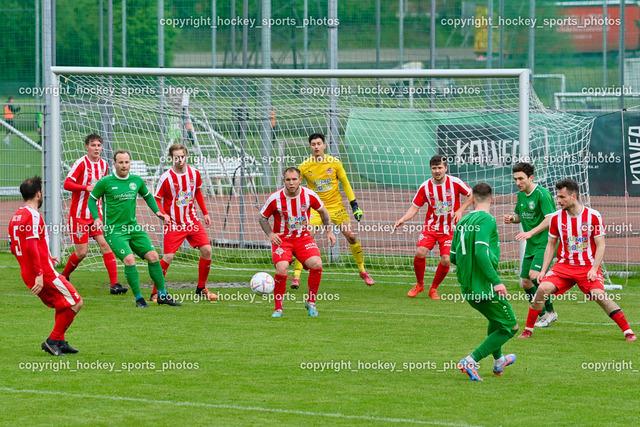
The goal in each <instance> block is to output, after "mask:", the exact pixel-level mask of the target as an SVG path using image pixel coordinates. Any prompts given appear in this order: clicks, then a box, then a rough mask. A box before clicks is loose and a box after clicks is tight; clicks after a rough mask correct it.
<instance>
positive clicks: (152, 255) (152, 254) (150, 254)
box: [144, 251, 160, 262]
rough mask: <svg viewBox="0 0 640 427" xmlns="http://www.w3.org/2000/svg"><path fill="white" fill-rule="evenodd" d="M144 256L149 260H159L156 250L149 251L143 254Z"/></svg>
mask: <svg viewBox="0 0 640 427" xmlns="http://www.w3.org/2000/svg"><path fill="white" fill-rule="evenodd" d="M144 257H145V259H146V260H147V261H149V262H158V261H159V260H160V257H159V256H158V252H156V251H149V252H147V253H146V254H145V255H144Z"/></svg>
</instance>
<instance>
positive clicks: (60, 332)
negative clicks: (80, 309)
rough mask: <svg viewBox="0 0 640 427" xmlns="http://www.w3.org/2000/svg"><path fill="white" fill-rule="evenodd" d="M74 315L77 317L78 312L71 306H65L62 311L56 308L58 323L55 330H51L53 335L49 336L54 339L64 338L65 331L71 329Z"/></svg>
mask: <svg viewBox="0 0 640 427" xmlns="http://www.w3.org/2000/svg"><path fill="white" fill-rule="evenodd" d="M74 317H76V312H75V311H73V310H71V309H70V308H65V309H62V310H61V311H57V310H56V317H55V319H56V323H55V326H54V327H53V331H51V335H49V338H51V339H52V340H54V341H60V340H63V339H64V333H65V332H66V331H67V329H69V326H71V323H73V319H74Z"/></svg>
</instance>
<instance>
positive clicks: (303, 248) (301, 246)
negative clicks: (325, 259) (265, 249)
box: [271, 236, 320, 265]
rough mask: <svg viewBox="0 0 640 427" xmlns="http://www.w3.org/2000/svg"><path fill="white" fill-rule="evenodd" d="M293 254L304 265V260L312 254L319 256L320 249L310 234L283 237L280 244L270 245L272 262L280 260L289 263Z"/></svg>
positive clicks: (275, 262)
mask: <svg viewBox="0 0 640 427" xmlns="http://www.w3.org/2000/svg"><path fill="white" fill-rule="evenodd" d="M294 255H295V257H296V259H297V260H298V261H300V262H301V263H302V264H303V265H304V263H305V261H306V260H308V259H309V258H311V257H312V256H320V249H318V245H316V242H315V241H314V240H313V239H312V238H311V236H302V237H289V238H286V237H283V238H282V244H281V245H280V246H275V245H273V244H272V245H271V256H272V258H273V263H274V264H277V263H279V262H280V261H288V262H289V264H291V261H293V256H294Z"/></svg>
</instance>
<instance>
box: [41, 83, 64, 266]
mask: <svg viewBox="0 0 640 427" xmlns="http://www.w3.org/2000/svg"><path fill="white" fill-rule="evenodd" d="M49 75H50V78H49V80H50V82H51V95H50V99H51V134H50V135H49V137H48V138H47V139H48V140H49V141H50V144H49V147H48V148H49V155H48V156H47V157H45V159H46V158H48V160H49V163H50V164H49V165H47V167H48V168H49V170H50V174H49V176H50V179H51V182H50V183H49V185H47V186H46V187H49V188H48V189H47V193H48V196H49V197H50V198H51V203H50V206H51V211H50V212H47V214H48V215H49V218H47V221H48V222H49V224H51V226H52V227H53V229H52V232H51V233H50V243H51V245H50V249H51V255H53V256H54V257H55V258H60V248H61V245H60V235H61V234H62V227H61V225H62V223H61V218H62V200H61V195H60V188H61V185H62V184H61V183H62V179H61V177H60V173H61V168H60V164H61V159H62V153H61V147H62V142H61V138H60V136H61V135H60V130H61V128H60V123H61V118H60V76H59V75H56V74H55V73H53V72H52V71H49Z"/></svg>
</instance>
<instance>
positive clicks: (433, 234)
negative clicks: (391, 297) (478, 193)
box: [393, 154, 473, 299]
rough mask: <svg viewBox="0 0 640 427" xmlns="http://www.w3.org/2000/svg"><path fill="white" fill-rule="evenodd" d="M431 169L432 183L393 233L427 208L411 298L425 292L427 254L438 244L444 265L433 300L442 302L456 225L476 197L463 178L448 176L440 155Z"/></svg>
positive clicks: (421, 190)
mask: <svg viewBox="0 0 640 427" xmlns="http://www.w3.org/2000/svg"><path fill="white" fill-rule="evenodd" d="M429 166H430V167H431V175H432V177H431V179H428V180H427V181H425V182H423V183H422V185H421V186H420V188H419V189H418V192H417V193H416V195H415V196H414V198H413V201H412V204H413V206H411V207H410V208H409V210H408V211H407V213H406V214H404V216H403V217H402V218H400V219H399V220H398V221H396V223H395V225H394V227H393V229H394V230H395V229H397V228H398V227H400V226H401V225H402V224H404V223H405V222H406V221H409V220H410V219H411V218H413V217H414V216H416V214H417V213H418V211H419V210H420V208H421V207H422V206H424V205H425V204H426V205H427V206H428V210H427V216H426V218H425V224H424V229H423V231H422V232H421V233H420V237H419V239H418V244H417V247H416V256H415V257H414V258H413V270H414V271H415V274H416V280H417V283H416V285H415V286H414V287H413V288H411V290H410V291H409V292H408V293H407V296H409V297H411V298H415V297H416V295H418V294H419V293H420V292H422V291H424V270H425V266H426V259H425V258H426V256H427V252H428V251H430V250H431V249H433V248H434V246H435V245H436V242H438V246H439V247H440V263H439V264H438V268H437V269H436V274H435V276H434V277H433V282H432V283H431V288H430V289H429V297H431V298H432V299H440V296H438V291H437V289H438V286H439V285H440V283H442V281H443V280H444V278H445V277H447V273H448V272H449V267H450V265H451V262H450V259H449V251H450V250H451V238H452V235H453V227H452V226H453V225H455V224H456V223H457V222H458V221H460V218H461V217H462V213H463V212H464V211H465V209H467V207H469V206H470V205H471V203H472V202H473V197H470V196H471V188H469V186H468V185H467V184H465V183H464V181H462V180H461V179H459V178H456V177H454V176H450V175H447V169H448V167H447V159H446V158H445V157H444V156H441V155H439V154H436V155H435V156H433V157H431V160H430V161H429ZM460 195H465V196H467V200H465V201H464V203H462V206H460Z"/></svg>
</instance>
